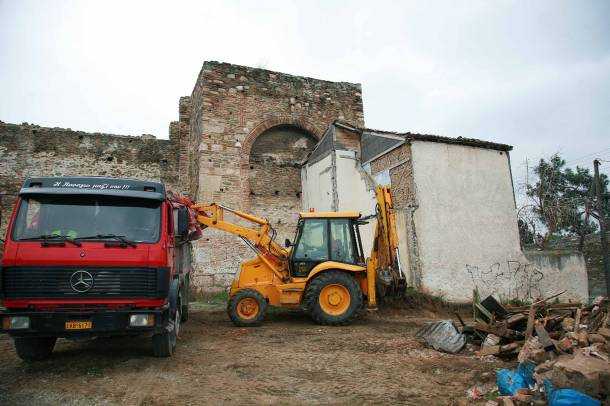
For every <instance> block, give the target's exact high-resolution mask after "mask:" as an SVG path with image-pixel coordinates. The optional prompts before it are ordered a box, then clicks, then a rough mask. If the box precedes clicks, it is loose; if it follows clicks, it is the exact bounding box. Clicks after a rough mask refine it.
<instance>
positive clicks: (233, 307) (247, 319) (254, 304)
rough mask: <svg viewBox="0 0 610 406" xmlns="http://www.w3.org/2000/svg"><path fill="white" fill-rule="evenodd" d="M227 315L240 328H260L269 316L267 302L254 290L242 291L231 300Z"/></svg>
mask: <svg viewBox="0 0 610 406" xmlns="http://www.w3.org/2000/svg"><path fill="white" fill-rule="evenodd" d="M227 313H229V317H230V318H231V321H232V322H233V324H235V325H236V326H238V327H252V326H259V325H260V324H261V323H262V322H263V319H264V318H265V315H266V314H267V301H266V300H265V298H264V297H263V295H261V294H260V293H259V292H258V291H256V290H254V289H242V290H240V291H238V292H237V293H235V294H234V295H233V296H231V298H229V303H228V305H227Z"/></svg>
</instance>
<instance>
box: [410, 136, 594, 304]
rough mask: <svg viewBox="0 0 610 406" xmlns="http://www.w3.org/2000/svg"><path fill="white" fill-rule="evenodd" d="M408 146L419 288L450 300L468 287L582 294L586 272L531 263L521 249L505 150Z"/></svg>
mask: <svg viewBox="0 0 610 406" xmlns="http://www.w3.org/2000/svg"><path fill="white" fill-rule="evenodd" d="M411 148H412V159H413V174H414V180H415V185H416V199H417V205H418V208H417V210H416V211H415V214H414V222H415V232H416V234H417V240H418V246H419V254H420V256H419V259H420V265H421V275H422V287H423V288H424V289H425V290H427V291H429V292H430V293H433V294H437V295H442V296H444V297H445V298H446V299H447V300H449V301H452V302H467V301H469V300H471V299H472V290H473V288H475V287H478V289H479V292H480V293H481V295H482V296H486V295H488V294H492V293H494V294H496V295H497V296H499V297H500V298H501V299H503V298H506V299H508V298H515V297H518V298H520V299H525V300H528V299H536V298H538V297H539V296H540V295H542V296H545V295H550V294H553V293H556V291H557V289H559V290H562V289H564V288H571V289H572V288H573V290H574V291H575V292H579V293H577V295H581V296H584V297H585V298H586V296H587V294H586V291H587V282H586V278H584V279H583V280H581V279H582V278H580V279H579V278H576V279H568V278H564V274H562V273H560V272H555V271H552V270H550V269H547V270H546V271H545V269H538V268H537V267H536V266H535V265H533V264H531V263H530V262H529V261H528V260H527V258H526V257H525V256H524V255H523V253H522V252H521V249H520V245H519V232H518V229H517V214H516V210H515V206H514V200H513V187H512V182H511V174H510V169H509V160H508V157H507V154H506V152H500V151H495V150H488V149H483V148H474V147H468V146H462V145H453V144H443V143H435V142H425V141H413V143H412V147H411ZM547 268H548V267H547ZM544 272H546V274H544ZM541 273H542V274H543V276H542V277H543V278H544V283H540V280H538V279H539V278H540V277H541V276H540V275H541ZM574 283H577V284H578V286H576V287H572V284H574ZM583 292H585V293H584V295H583Z"/></svg>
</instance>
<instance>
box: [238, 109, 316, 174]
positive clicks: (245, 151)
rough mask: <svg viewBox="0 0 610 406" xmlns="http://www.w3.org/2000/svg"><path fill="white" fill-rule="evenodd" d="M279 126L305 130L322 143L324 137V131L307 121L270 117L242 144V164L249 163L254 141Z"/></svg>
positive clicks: (254, 129) (287, 117)
mask: <svg viewBox="0 0 610 406" xmlns="http://www.w3.org/2000/svg"><path fill="white" fill-rule="evenodd" d="M279 126H292V127H296V128H299V129H301V130H304V131H306V132H308V133H309V134H311V135H312V136H313V137H314V138H315V139H316V140H318V141H320V139H321V138H322V135H324V131H323V130H321V129H320V128H319V127H318V126H316V125H314V124H313V123H311V122H309V120H307V119H300V118H295V117H290V116H279V117H270V118H267V119H265V120H263V121H261V122H260V123H258V125H257V126H256V127H254V128H253V129H252V131H250V132H249V133H248V135H247V136H246V139H245V140H244V142H242V144H241V145H242V146H241V163H242V164H243V163H244V159H245V160H246V161H245V163H246V164H247V163H248V159H249V156H250V151H251V150H252V145H254V141H256V139H257V138H258V137H259V136H260V135H261V134H263V133H264V132H265V131H267V130H270V129H272V128H273V127H279Z"/></svg>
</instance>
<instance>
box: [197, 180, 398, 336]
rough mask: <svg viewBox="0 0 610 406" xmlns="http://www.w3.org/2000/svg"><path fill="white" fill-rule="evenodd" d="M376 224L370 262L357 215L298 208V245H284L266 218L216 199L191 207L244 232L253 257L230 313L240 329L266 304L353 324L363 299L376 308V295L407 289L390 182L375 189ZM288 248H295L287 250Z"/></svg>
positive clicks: (238, 281)
mask: <svg viewBox="0 0 610 406" xmlns="http://www.w3.org/2000/svg"><path fill="white" fill-rule="evenodd" d="M376 195H377V210H376V213H375V215H374V216H373V217H376V220H377V225H376V231H375V237H374V238H375V239H374V241H373V250H372V252H371V255H370V257H369V258H367V259H366V260H365V257H364V252H363V250H362V241H361V238H360V232H359V229H358V226H359V225H360V224H364V221H363V219H361V217H360V213H358V212H341V213H335V212H326V213H315V212H314V213H300V215H299V222H298V226H297V230H296V233H295V239H294V245H293V244H292V243H289V242H287V244H286V245H287V247H286V248H284V247H282V246H280V245H279V244H278V243H277V242H276V241H275V240H274V237H275V234H276V233H275V231H274V230H273V227H272V226H271V224H270V223H269V221H268V220H267V219H263V218H260V217H257V216H253V215H251V214H248V213H244V212H242V211H239V210H235V209H231V208H228V207H224V206H221V205H218V204H215V203H212V204H209V205H203V204H202V205H193V206H192V208H193V209H195V210H197V211H198V212H199V215H198V216H197V220H198V221H199V222H200V223H201V224H202V225H203V226H204V228H205V227H212V228H215V229H218V230H223V231H226V232H229V233H232V234H235V235H237V236H239V237H240V238H241V239H242V240H243V241H244V242H245V243H246V244H247V245H248V246H249V247H250V248H251V249H252V250H253V251H254V252H255V253H256V256H255V257H254V258H252V259H250V260H247V261H244V262H242V264H241V265H240V267H239V272H237V273H236V277H235V279H234V280H233V283H232V284H231V291H230V293H229V303H228V308H227V310H228V313H229V317H230V318H231V320H232V321H233V322H234V323H235V324H236V325H238V326H253V325H258V324H260V323H261V322H262V320H263V319H264V317H265V312H266V309H267V306H268V305H271V306H279V307H293V308H299V307H304V308H305V309H306V310H307V311H308V312H309V313H310V314H311V316H312V318H313V319H314V321H316V322H317V323H319V324H326V325H346V324H350V323H351V322H352V321H353V320H354V319H355V318H356V316H357V315H358V313H359V312H360V310H361V309H362V307H363V302H364V300H365V299H366V301H367V303H368V306H369V308H375V307H376V305H377V294H378V293H377V292H378V291H379V293H381V294H384V295H388V294H395V293H397V292H400V291H404V288H405V279H404V275H403V274H402V271H401V270H400V261H399V259H398V240H397V237H396V229H395V223H394V211H393V207H392V198H391V194H390V189H389V188H388V187H381V186H379V187H378V188H377V189H376ZM225 212H228V213H231V214H233V215H234V216H237V217H240V218H241V219H244V220H247V221H249V222H251V223H254V224H257V225H258V227H255V228H249V227H245V226H243V225H241V224H237V223H231V222H229V221H226V220H225ZM288 246H290V247H288Z"/></svg>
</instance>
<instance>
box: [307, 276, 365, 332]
mask: <svg viewBox="0 0 610 406" xmlns="http://www.w3.org/2000/svg"><path fill="white" fill-rule="evenodd" d="M305 302H306V305H307V308H308V309H309V311H310V312H311V317H312V318H313V319H314V321H315V322H316V323H318V324H323V325H328V326H345V325H348V324H351V323H352V322H353V321H354V319H355V318H356V316H358V313H359V312H360V310H361V308H362V291H361V290H360V285H359V284H358V281H356V279H355V278H354V277H353V276H351V275H350V274H348V273H345V272H340V271H329V272H324V273H322V274H321V275H319V276H317V277H315V279H314V280H312V281H311V282H310V284H309V287H308V288H307V292H306V293H305Z"/></svg>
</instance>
